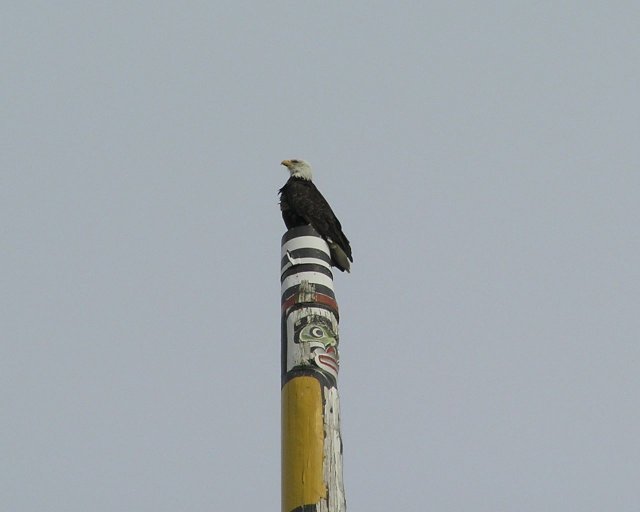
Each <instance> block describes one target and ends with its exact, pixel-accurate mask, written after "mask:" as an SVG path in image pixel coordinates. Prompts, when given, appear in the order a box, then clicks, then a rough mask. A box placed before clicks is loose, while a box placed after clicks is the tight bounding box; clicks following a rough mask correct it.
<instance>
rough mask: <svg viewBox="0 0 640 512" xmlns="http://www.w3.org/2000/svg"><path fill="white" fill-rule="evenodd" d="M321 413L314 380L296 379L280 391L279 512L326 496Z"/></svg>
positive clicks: (285, 511) (317, 390) (320, 397)
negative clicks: (280, 459) (280, 478)
mask: <svg viewBox="0 0 640 512" xmlns="http://www.w3.org/2000/svg"><path fill="white" fill-rule="evenodd" d="M322 410H323V409H322V390H321V388H320V382H318V380H317V379H315V378H313V377H306V376H305V377H296V378H294V379H292V380H290V381H289V382H287V383H286V384H285V385H284V387H283V388H282V512H290V511H291V510H293V509H295V508H296V507H300V506H302V505H311V504H315V503H318V502H319V501H320V499H321V498H326V496H327V487H326V485H325V483H324V479H323V472H322V462H323V460H322V458H323V442H324V428H323V422H322Z"/></svg>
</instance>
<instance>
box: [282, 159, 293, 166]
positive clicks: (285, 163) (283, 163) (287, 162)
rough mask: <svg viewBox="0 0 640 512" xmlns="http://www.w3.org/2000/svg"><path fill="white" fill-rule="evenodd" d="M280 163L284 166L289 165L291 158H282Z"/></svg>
mask: <svg viewBox="0 0 640 512" xmlns="http://www.w3.org/2000/svg"><path fill="white" fill-rule="evenodd" d="M280 165H284V166H285V167H289V166H290V165H291V160H283V161H282V162H280Z"/></svg>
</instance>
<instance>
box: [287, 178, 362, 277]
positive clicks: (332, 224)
mask: <svg viewBox="0 0 640 512" xmlns="http://www.w3.org/2000/svg"><path fill="white" fill-rule="evenodd" d="M280 210H281V211H282V219H283V220H284V223H285V225H286V226H287V228H289V229H290V228H293V227H296V226H304V225H306V224H310V225H311V226H312V227H313V228H314V229H315V230H316V231H317V232H318V234H319V235H320V236H321V237H322V238H324V239H325V240H326V242H327V243H328V244H329V249H330V250H331V257H332V259H333V264H334V266H336V267H338V268H339V269H340V270H342V271H344V270H346V271H347V272H348V271H349V268H350V265H349V261H353V256H352V254H351V246H350V245H349V240H348V239H347V237H346V236H345V234H344V233H343V232H342V226H341V225H340V221H339V220H338V219H337V218H336V216H335V214H334V213H333V210H332V209H331V206H329V203H327V200H326V199H325V198H324V197H323V196H322V194H321V193H320V191H319V190H318V189H317V188H316V186H315V185H314V184H313V182H312V181H311V180H307V179H304V178H299V177H296V176H292V177H290V178H289V180H288V181H287V182H286V183H285V185H284V187H282V188H281V189H280Z"/></svg>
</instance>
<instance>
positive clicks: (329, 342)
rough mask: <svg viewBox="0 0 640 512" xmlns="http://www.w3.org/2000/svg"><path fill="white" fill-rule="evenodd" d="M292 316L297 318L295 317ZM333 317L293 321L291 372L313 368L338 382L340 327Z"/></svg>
mask: <svg viewBox="0 0 640 512" xmlns="http://www.w3.org/2000/svg"><path fill="white" fill-rule="evenodd" d="M323 313H324V312H323ZM292 316H297V315H295V313H294V315H292ZM330 316H331V318H330V317H329V316H328V315H325V314H309V315H305V316H300V317H299V318H296V319H294V321H293V330H292V331H293V333H294V334H293V336H294V339H293V347H295V349H294V350H293V351H291V352H293V353H290V354H288V358H287V360H288V361H287V363H288V364H287V366H288V367H289V369H293V368H304V367H310V369H317V370H320V371H321V372H323V373H324V374H325V375H326V376H327V377H328V378H329V379H330V380H332V381H335V380H337V378H338V369H339V357H338V334H337V333H336V331H337V324H336V323H335V320H334V319H333V315H330ZM290 347H291V345H290Z"/></svg>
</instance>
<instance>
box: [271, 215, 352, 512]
mask: <svg viewBox="0 0 640 512" xmlns="http://www.w3.org/2000/svg"><path fill="white" fill-rule="evenodd" d="M329 254H330V253H329V247H328V246H327V243H326V242H325V241H324V240H323V239H322V238H321V237H320V236H319V235H318V234H317V233H316V231H315V230H314V229H313V228H312V227H311V226H300V227H295V228H292V229H290V230H289V231H287V232H286V233H285V234H284V236H283V237H282V259H281V262H280V276H281V277H280V281H281V301H282V302H281V303H282V361H281V362H282V512H311V511H313V512H343V511H345V510H346V502H345V497H344V488H343V483H342V439H341V437H340V403H339V398H338V389H337V387H336V385H337V378H338V366H339V364H338V361H339V357H338V320H339V316H338V304H337V303H336V299H335V294H334V291H333V274H332V272H331V257H330V255H329Z"/></svg>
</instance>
